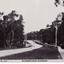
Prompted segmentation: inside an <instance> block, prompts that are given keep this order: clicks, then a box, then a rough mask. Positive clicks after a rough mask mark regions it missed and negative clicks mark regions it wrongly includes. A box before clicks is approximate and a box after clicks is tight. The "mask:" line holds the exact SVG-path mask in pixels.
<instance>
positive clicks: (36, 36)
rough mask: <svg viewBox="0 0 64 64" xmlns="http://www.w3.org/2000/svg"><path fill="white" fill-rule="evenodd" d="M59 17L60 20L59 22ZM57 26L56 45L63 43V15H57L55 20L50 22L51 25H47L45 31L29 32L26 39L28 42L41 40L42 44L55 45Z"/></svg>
mask: <svg viewBox="0 0 64 64" xmlns="http://www.w3.org/2000/svg"><path fill="white" fill-rule="evenodd" d="M59 17H60V18H61V19H60V20H59ZM56 25H57V28H58V31H57V42H58V45H59V44H61V43H64V13H63V12H62V13H61V14H58V15H57V18H56V20H54V21H53V22H52V24H51V25H49V24H47V26H46V28H45V29H40V30H39V31H34V32H30V33H28V34H27V39H28V40H29V39H30V40H41V41H42V42H43V43H50V44H54V43H55V35H56V34H55V31H56V29H55V27H56Z"/></svg>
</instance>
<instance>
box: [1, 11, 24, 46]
mask: <svg viewBox="0 0 64 64" xmlns="http://www.w3.org/2000/svg"><path fill="white" fill-rule="evenodd" d="M2 15H3V19H2V18H1V20H0V32H2V34H1V33H0V34H1V35H2V36H0V40H2V39H1V38H3V39H4V40H3V41H5V43H4V45H5V46H7V47H11V46H12V45H13V44H15V43H16V42H18V41H19V42H20V45H21V44H23V40H24V35H23V33H24V28H23V27H24V25H23V16H22V15H19V14H17V13H16V12H15V11H12V12H11V13H9V14H7V15H4V14H3V13H0V17H1V16H2ZM0 43H1V42H0Z"/></svg>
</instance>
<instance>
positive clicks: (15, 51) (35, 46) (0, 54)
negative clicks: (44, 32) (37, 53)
mask: <svg viewBox="0 0 64 64" xmlns="http://www.w3.org/2000/svg"><path fill="white" fill-rule="evenodd" d="M27 42H29V43H30V44H31V45H32V47H28V48H20V49H11V50H1V51H0V57H4V56H8V55H12V54H18V53H23V52H27V51H32V50H34V49H38V48H41V47H42V45H39V44H37V43H35V42H34V41H31V40H27Z"/></svg>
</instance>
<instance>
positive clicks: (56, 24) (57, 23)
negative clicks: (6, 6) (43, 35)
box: [52, 14, 62, 47]
mask: <svg viewBox="0 0 64 64" xmlns="http://www.w3.org/2000/svg"><path fill="white" fill-rule="evenodd" d="M61 17H62V16H61V15H60V14H58V16H57V18H56V20H55V21H53V23H52V24H53V26H54V27H55V29H56V30H55V47H57V32H58V27H59V26H60V25H61V23H62V20H61V19H62V18H61ZM59 18H61V19H59Z"/></svg>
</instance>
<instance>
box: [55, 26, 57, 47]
mask: <svg viewBox="0 0 64 64" xmlns="http://www.w3.org/2000/svg"><path fill="white" fill-rule="evenodd" d="M57 31H58V28H57V26H56V31H55V47H57Z"/></svg>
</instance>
